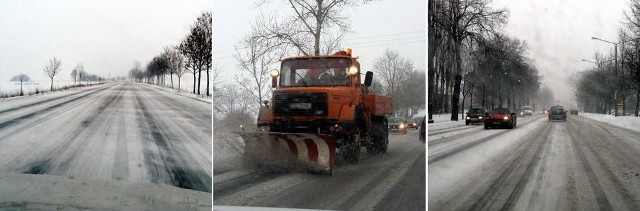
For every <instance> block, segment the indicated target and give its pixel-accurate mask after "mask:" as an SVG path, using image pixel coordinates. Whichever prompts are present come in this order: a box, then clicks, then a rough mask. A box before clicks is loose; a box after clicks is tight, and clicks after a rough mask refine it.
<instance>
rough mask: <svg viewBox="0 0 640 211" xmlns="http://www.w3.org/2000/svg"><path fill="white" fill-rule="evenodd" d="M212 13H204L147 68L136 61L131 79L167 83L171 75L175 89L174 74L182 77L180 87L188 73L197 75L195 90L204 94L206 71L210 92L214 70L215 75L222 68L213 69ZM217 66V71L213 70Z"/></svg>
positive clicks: (194, 83) (130, 72) (196, 92)
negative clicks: (187, 31)
mask: <svg viewBox="0 0 640 211" xmlns="http://www.w3.org/2000/svg"><path fill="white" fill-rule="evenodd" d="M211 24H212V14H211V12H204V13H202V15H200V16H199V17H198V18H197V20H196V22H195V23H194V25H192V26H191V29H190V31H189V34H188V35H187V36H186V37H185V39H184V40H182V42H181V43H180V44H179V45H177V46H172V47H164V49H163V51H162V52H161V53H160V55H158V56H155V57H154V58H153V59H151V61H149V63H148V64H147V65H146V67H145V68H144V69H142V67H141V65H140V63H138V62H136V63H135V64H134V67H133V68H132V69H131V70H129V78H131V79H132V80H135V81H138V82H145V83H156V84H158V85H160V84H162V85H165V84H166V82H165V80H166V79H165V78H166V76H168V77H169V79H170V82H171V88H174V82H173V76H174V75H175V76H176V77H177V78H178V89H181V85H180V81H181V79H182V76H183V75H184V74H185V73H191V74H192V75H193V91H192V92H193V93H194V94H198V95H200V90H201V88H200V87H201V83H200V82H201V81H202V75H203V74H202V72H205V74H206V75H205V77H206V78H205V79H206V95H207V96H211V92H210V81H211V80H210V79H209V78H210V77H209V76H210V75H209V74H210V73H211V72H212V71H213V77H214V78H215V77H216V76H217V74H218V73H219V71H217V70H216V69H213V68H212V60H211V48H212V27H211ZM212 69H213V70H212Z"/></svg>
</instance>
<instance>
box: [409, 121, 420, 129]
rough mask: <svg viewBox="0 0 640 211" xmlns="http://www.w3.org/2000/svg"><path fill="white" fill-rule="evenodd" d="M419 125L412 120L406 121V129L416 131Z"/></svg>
mask: <svg viewBox="0 0 640 211" xmlns="http://www.w3.org/2000/svg"><path fill="white" fill-rule="evenodd" d="M418 127H419V125H418V123H417V122H416V120H414V119H407V128H413V129H418Z"/></svg>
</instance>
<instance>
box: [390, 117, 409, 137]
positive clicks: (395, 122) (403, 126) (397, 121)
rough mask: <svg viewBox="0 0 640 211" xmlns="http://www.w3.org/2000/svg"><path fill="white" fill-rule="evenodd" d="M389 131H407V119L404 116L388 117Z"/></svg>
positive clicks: (402, 132)
mask: <svg viewBox="0 0 640 211" xmlns="http://www.w3.org/2000/svg"><path fill="white" fill-rule="evenodd" d="M389 131H391V132H396V133H400V134H406V133H407V120H405V119H404V117H391V118H389Z"/></svg>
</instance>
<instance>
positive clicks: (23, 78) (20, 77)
mask: <svg viewBox="0 0 640 211" xmlns="http://www.w3.org/2000/svg"><path fill="white" fill-rule="evenodd" d="M30 80H31V79H30V78H29V76H28V75H25V74H20V75H16V76H13V78H11V81H20V96H22V95H24V92H23V91H22V83H23V82H27V81H30Z"/></svg>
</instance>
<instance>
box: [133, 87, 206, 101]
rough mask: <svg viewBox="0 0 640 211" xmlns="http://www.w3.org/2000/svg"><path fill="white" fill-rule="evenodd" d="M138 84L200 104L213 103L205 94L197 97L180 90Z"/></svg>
mask: <svg viewBox="0 0 640 211" xmlns="http://www.w3.org/2000/svg"><path fill="white" fill-rule="evenodd" d="M138 84H142V85H144V86H148V87H152V88H155V89H159V90H162V91H165V92H170V93H174V94H177V95H181V96H185V97H190V98H193V99H195V100H198V101H202V102H205V103H209V104H212V103H213V97H211V96H207V95H206V94H204V95H198V94H193V93H191V92H184V91H180V90H177V89H172V88H171V87H165V86H159V85H155V84H146V83H138Z"/></svg>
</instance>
